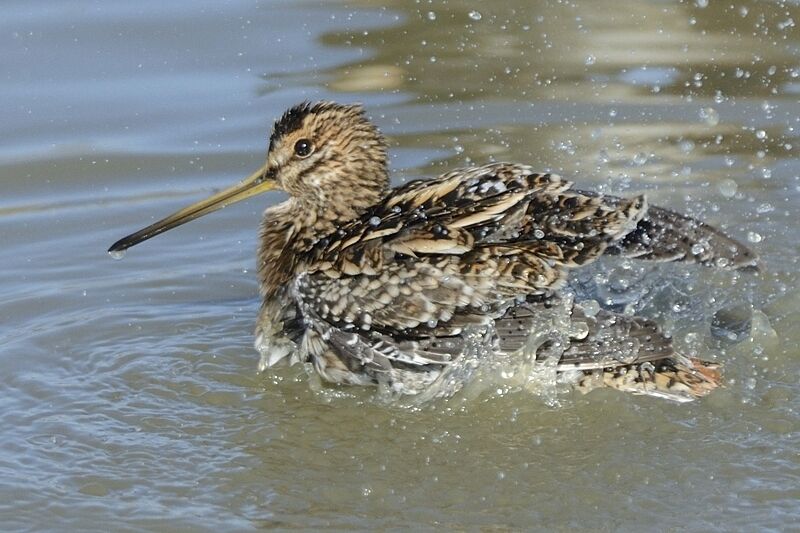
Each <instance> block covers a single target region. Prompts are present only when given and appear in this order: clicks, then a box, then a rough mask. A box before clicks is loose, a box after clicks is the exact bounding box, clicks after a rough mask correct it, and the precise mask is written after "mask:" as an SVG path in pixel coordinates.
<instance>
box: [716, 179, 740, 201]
mask: <svg viewBox="0 0 800 533" xmlns="http://www.w3.org/2000/svg"><path fill="white" fill-rule="evenodd" d="M717 188H718V189H719V193H720V194H721V195H722V196H724V197H725V198H733V196H734V195H736V190H737V189H738V188H739V186H738V185H737V183H736V182H735V181H733V180H732V179H724V180H722V181H720V182H719V185H717Z"/></svg>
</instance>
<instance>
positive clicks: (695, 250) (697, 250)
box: [692, 243, 705, 255]
mask: <svg viewBox="0 0 800 533" xmlns="http://www.w3.org/2000/svg"><path fill="white" fill-rule="evenodd" d="M703 250H705V248H703V245H702V244H700V243H697V244H693V245H692V255H700V254H702V253H703Z"/></svg>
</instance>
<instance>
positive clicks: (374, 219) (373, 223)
mask: <svg viewBox="0 0 800 533" xmlns="http://www.w3.org/2000/svg"><path fill="white" fill-rule="evenodd" d="M380 223H381V219H380V217H372V218H370V219H369V225H370V226H377V225H379V224H380Z"/></svg>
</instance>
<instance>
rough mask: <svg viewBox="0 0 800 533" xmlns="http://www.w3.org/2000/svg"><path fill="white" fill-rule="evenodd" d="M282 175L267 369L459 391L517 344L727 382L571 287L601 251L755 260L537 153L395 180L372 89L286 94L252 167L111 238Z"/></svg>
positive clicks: (576, 379) (621, 373) (599, 370)
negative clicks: (572, 275)
mask: <svg viewBox="0 0 800 533" xmlns="http://www.w3.org/2000/svg"><path fill="white" fill-rule="evenodd" d="M273 189H279V190H282V191H285V192H286V193H288V199H287V200H286V201H284V202H283V203H281V204H278V205H276V206H273V207H270V208H269V209H267V210H266V212H265V213H264V218H263V220H262V223H261V230H260V247H259V253H258V277H259V287H260V291H261V295H262V297H263V304H262V307H261V311H260V313H259V317H258V321H257V327H256V337H257V342H256V347H257V349H258V350H259V352H260V353H261V363H260V364H259V368H261V369H266V368H269V367H270V366H273V365H274V364H278V363H280V362H282V361H285V360H294V361H299V362H303V363H306V364H307V367H308V368H311V369H313V371H314V372H316V373H317V374H319V375H320V376H321V377H322V379H323V380H325V381H327V382H330V383H332V384H346V385H372V386H375V385H378V386H383V387H386V388H388V389H389V390H391V391H394V392H395V393H397V394H400V395H417V396H425V397H441V396H446V395H448V394H449V393H452V392H454V391H455V390H458V389H459V388H460V386H461V385H463V383H464V382H465V381H467V380H469V378H470V376H471V373H470V371H469V368H472V367H473V366H476V365H477V366H480V363H481V360H485V359H491V358H492V357H512V358H513V357H517V356H518V357H520V358H527V359H525V360H526V361H528V360H531V361H532V362H533V363H534V364H539V363H542V364H549V365H554V366H553V368H555V371H556V372H557V373H559V374H560V375H561V378H562V381H566V382H570V383H572V384H573V385H574V386H575V387H576V388H578V389H579V390H581V391H588V390H591V389H593V388H596V387H601V386H605V387H612V388H615V389H618V390H620V391H625V392H630V393H633V394H645V395H649V396H658V397H661V398H665V399H669V400H674V401H678V402H682V401H688V400H692V399H694V398H699V397H701V396H704V395H705V394H707V393H708V392H710V391H711V390H713V389H714V388H716V387H718V386H719V385H720V376H719V371H718V368H717V366H716V365H714V364H713V363H709V362H706V361H702V360H700V359H689V358H686V357H684V356H682V355H680V354H678V353H676V352H675V351H674V349H673V347H672V343H671V341H670V339H669V338H668V337H667V336H665V335H664V334H663V333H662V331H661V329H660V328H659V326H658V324H656V323H655V322H653V321H651V320H648V319H645V318H641V317H628V316H622V315H616V314H614V313H611V312H610V311H606V310H600V311H599V312H598V311H595V312H593V313H590V312H588V311H587V310H586V309H584V308H582V307H581V306H580V305H577V304H573V303H572V301H571V300H570V299H569V298H568V297H567V295H568V294H569V291H567V290H565V288H566V280H567V277H568V274H569V272H570V270H572V269H576V268H580V267H583V266H585V265H588V264H590V263H592V262H594V261H596V260H598V259H599V258H601V257H603V256H622V257H625V258H630V259H641V260H649V261H662V262H663V261H680V262H685V263H697V264H701V265H706V266H710V267H715V268H721V269H729V270H733V269H754V268H756V267H757V262H758V260H757V256H756V254H755V253H754V252H753V251H751V250H749V249H748V248H747V247H746V246H744V245H743V244H741V243H740V242H738V241H736V240H734V239H733V238H731V237H728V236H727V235H725V234H723V233H722V232H720V231H719V230H717V229H715V228H713V227H711V226H709V225H707V224H705V223H703V222H701V221H698V220H695V219H693V218H691V217H688V216H685V215H681V214H679V213H676V212H674V211H671V210H668V209H663V208H660V207H656V206H651V205H650V204H649V202H648V200H647V198H646V197H645V196H644V195H633V196H631V197H630V198H622V197H617V196H610V195H603V194H598V193H594V192H590V191H582V190H579V189H576V188H574V187H573V184H572V183H571V182H570V181H568V180H565V179H563V178H561V177H559V176H557V175H555V174H552V173H549V172H538V171H536V170H534V169H533V168H531V167H529V166H527V165H521V164H516V163H492V164H487V165H481V166H474V167H470V168H462V169H456V170H451V171H449V172H447V173H446V174H443V175H441V176H439V177H435V178H432V179H423V180H416V181H411V182H408V183H406V184H404V185H401V186H400V187H397V188H394V189H392V188H390V186H389V172H388V167H387V145H386V141H385V140H384V138H383V136H382V135H381V133H380V132H379V131H378V129H377V128H376V127H375V125H374V124H373V123H372V122H371V121H370V120H369V119H368V118H367V117H366V115H365V113H364V110H363V109H362V108H361V107H360V106H352V105H342V104H337V103H333V102H318V103H314V104H311V103H308V102H306V103H303V104H300V105H298V106H295V107H293V108H291V109H289V110H288V111H287V112H286V113H284V114H283V116H282V117H281V118H280V119H279V120H278V121H277V122H276V124H275V126H274V128H273V131H272V135H271V136H270V142H269V150H268V153H267V158H266V162H265V163H264V165H263V166H262V167H261V168H259V169H258V170H256V171H255V172H254V173H253V174H252V175H251V176H250V177H248V178H246V179H245V180H244V181H243V182H242V183H240V184H239V185H236V186H233V187H231V188H229V189H226V190H224V191H222V192H220V193H218V194H217V195H215V196H214V197H212V198H209V199H207V200H204V201H202V202H199V203H197V204H195V205H193V206H190V207H188V208H186V209H183V210H181V211H178V212H177V213H175V214H173V215H170V216H168V217H166V218H165V219H163V220H161V221H159V222H156V223H155V224H152V225H150V226H148V227H147V228H144V229H143V230H140V231H138V232H136V233H134V234H131V235H130V236H128V237H125V238H123V239H121V240H120V241H118V242H117V243H115V244H114V245H113V246H112V247H111V250H110V251H113V252H118V251H121V250H124V249H126V248H128V247H130V246H133V245H135V244H137V243H139V242H142V241H144V240H146V239H149V238H150V237H153V236H155V235H158V234H160V233H162V232H163V231H166V230H168V229H170V228H173V227H176V226H178V225H180V224H183V223H185V222H188V221H189V220H193V219H195V218H197V217H199V216H202V215H204V214H206V213H210V212H212V211H214V210H217V209H219V208H221V207H224V206H226V205H230V204H231V203H234V202H236V201H239V200H243V199H246V198H249V197H251V196H253V195H255V194H258V193H261V192H265V191H268V190H273ZM515 354H517V355H515ZM520 360H523V359H520ZM467 363H469V364H467ZM473 363H474V364H473ZM454 369H457V370H458V371H457V372H456V370H454ZM456 375H457V376H459V377H458V380H456V379H455V378H454V376H456ZM459 380H460V381H459ZM445 382H446V384H447V385H446V386H445Z"/></svg>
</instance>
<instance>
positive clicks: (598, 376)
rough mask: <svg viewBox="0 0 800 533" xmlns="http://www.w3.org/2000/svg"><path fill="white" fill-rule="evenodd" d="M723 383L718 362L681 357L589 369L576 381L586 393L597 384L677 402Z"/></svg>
mask: <svg viewBox="0 0 800 533" xmlns="http://www.w3.org/2000/svg"><path fill="white" fill-rule="evenodd" d="M719 386H721V374H720V372H719V365H717V364H716V363H712V362H710V361H704V360H702V359H695V358H691V359H690V358H686V357H682V356H678V357H674V358H670V359H666V360H663V361H659V362H658V363H657V364H653V363H641V364H635V365H627V366H622V367H616V368H606V369H603V370H602V371H595V372H587V373H585V374H584V376H583V377H582V378H581V379H580V380H579V381H578V383H577V384H576V388H577V389H578V390H580V391H581V392H583V393H586V392H589V391H590V390H592V389H595V388H597V387H610V388H612V389H617V390H620V391H623V392H629V393H632V394H640V395H646V396H654V397H656V398H663V399H666V400H672V401H675V402H680V403H684V402H691V401H693V400H696V399H697V398H702V397H703V396H705V395H707V394H708V393H710V392H711V391H712V390H714V389H716V388H717V387H719Z"/></svg>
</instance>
